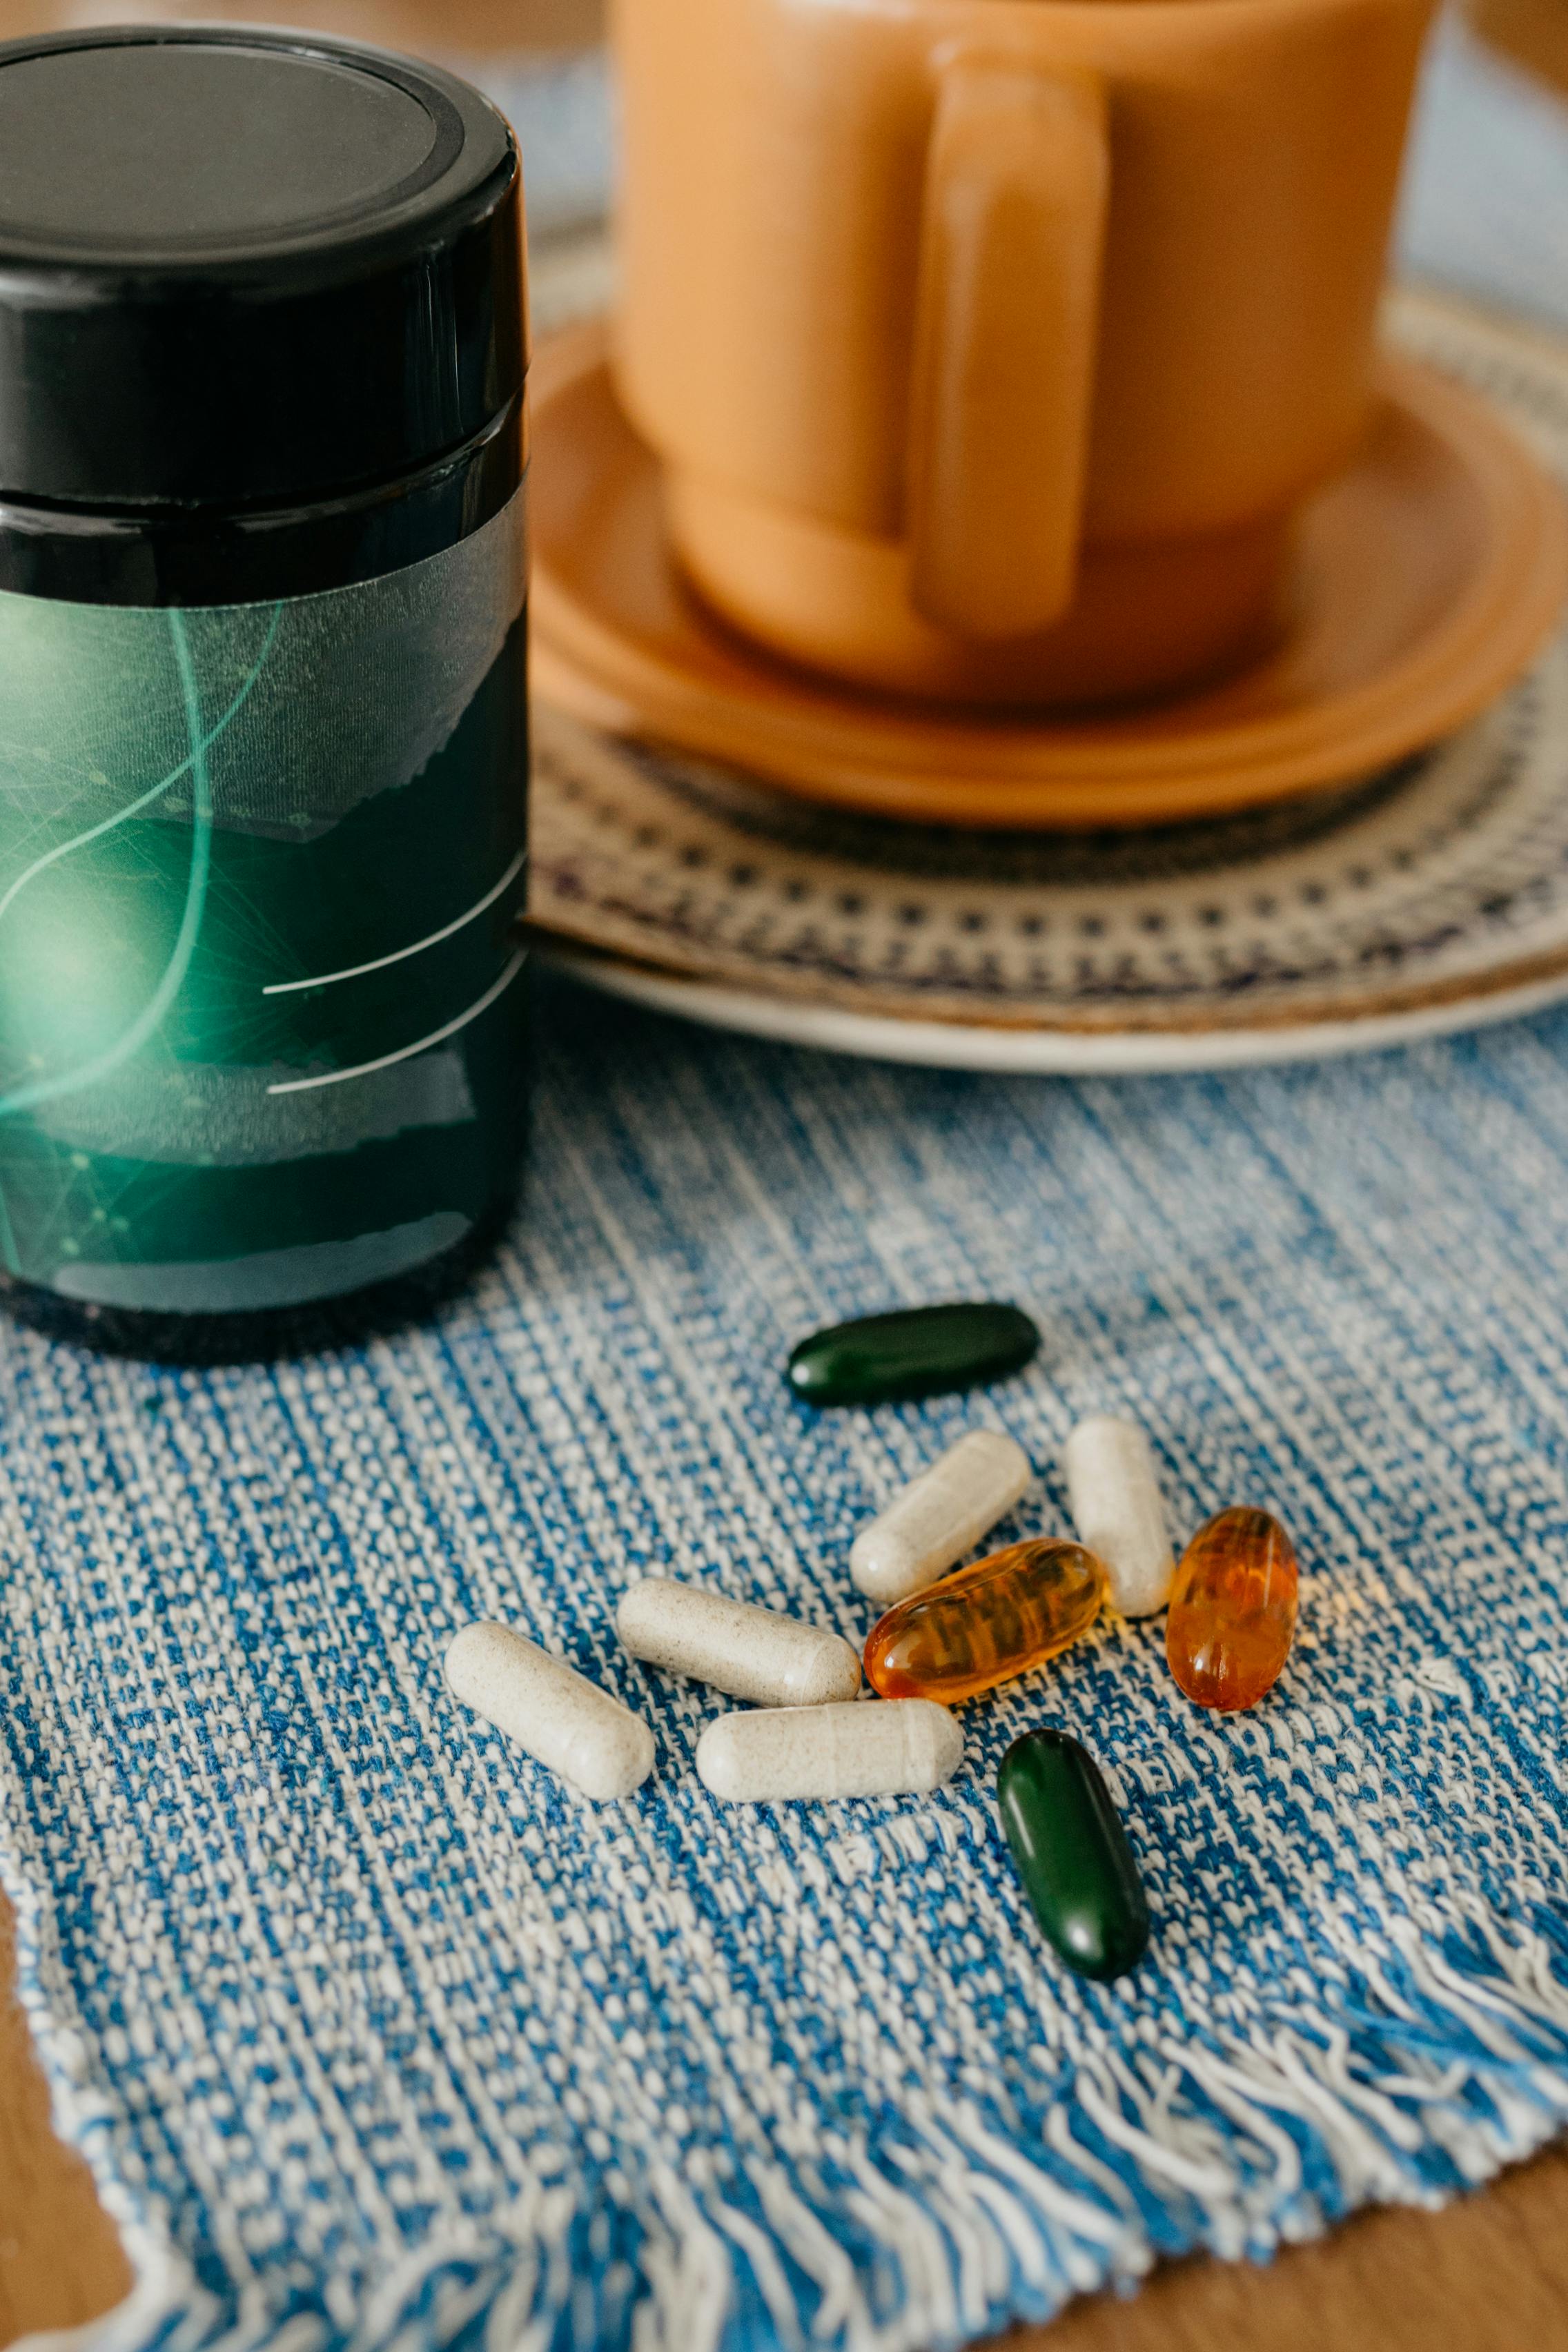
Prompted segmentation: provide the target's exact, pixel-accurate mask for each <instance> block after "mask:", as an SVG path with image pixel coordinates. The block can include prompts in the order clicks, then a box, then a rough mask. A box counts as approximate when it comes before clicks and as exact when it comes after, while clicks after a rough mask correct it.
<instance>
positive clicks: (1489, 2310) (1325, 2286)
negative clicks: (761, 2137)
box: [0, 0, 1568, 2352]
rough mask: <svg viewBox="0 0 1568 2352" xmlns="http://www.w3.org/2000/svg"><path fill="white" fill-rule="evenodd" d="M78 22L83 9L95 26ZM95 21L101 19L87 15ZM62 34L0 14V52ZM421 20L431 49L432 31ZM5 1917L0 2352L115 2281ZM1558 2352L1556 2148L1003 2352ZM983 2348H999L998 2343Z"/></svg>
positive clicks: (572, 18) (415, 37)
mask: <svg viewBox="0 0 1568 2352" xmlns="http://www.w3.org/2000/svg"><path fill="white" fill-rule="evenodd" d="M602 5H603V0H443V5H441V6H440V8H439V10H438V11H437V12H435V13H434V14H433V12H432V9H431V7H430V6H429V5H426V0H310V5H309V6H308V7H300V6H297V5H296V6H293V7H289V6H287V5H285V6H280V7H277V8H268V6H266V5H257V0H192V5H188V6H186V5H181V0H175V5H170V6H166V7H163V8H159V9H157V10H153V9H149V8H138V7H136V6H135V5H127V6H126V8H125V10H124V16H127V17H132V16H144V15H152V14H154V13H156V14H158V15H161V16H174V17H178V16H201V17H205V18H208V19H211V18H213V17H216V16H233V17H235V18H237V19H241V20H245V21H248V22H251V23H254V22H256V21H258V19H265V18H266V17H267V16H269V15H275V16H278V17H279V19H280V20H281V21H285V22H297V21H300V20H301V19H307V18H308V19H309V21H310V23H311V24H313V25H315V26H320V27H321V28H322V29H330V30H333V31H337V32H341V33H343V34H347V35H350V36H353V37H361V38H364V39H371V40H379V41H382V42H384V43H386V44H387V45H389V46H394V47H396V46H403V47H413V48H421V47H440V48H442V49H443V50H445V51H447V52H448V53H451V54H466V55H482V54H484V53H486V52H488V51H492V50H494V49H496V48H498V47H505V48H508V49H516V48H519V47H529V46H531V47H541V48H546V47H548V48H555V47H562V48H564V47H572V46H574V45H576V44H577V43H579V42H581V41H583V40H584V39H591V38H593V37H595V35H596V33H597V31H598V29H599V24H600V16H601V9H602ZM95 13H96V12H95ZM103 13H104V15H105V20H106V21H107V20H108V14H109V12H108V11H107V10H106V11H104V12H103ZM1474 14H1475V16H1476V18H1477V20H1478V23H1479V26H1480V28H1481V29H1482V30H1483V31H1484V32H1485V33H1486V34H1487V35H1488V36H1489V37H1490V38H1492V39H1494V40H1496V41H1497V42H1498V43H1499V45H1500V47H1505V48H1506V49H1507V50H1508V51H1509V52H1510V54H1511V55H1512V56H1513V57H1514V58H1515V59H1516V60H1518V61H1520V62H1521V63H1524V64H1526V65H1528V66H1530V67H1531V68H1532V69H1533V70H1535V71H1536V72H1538V73H1541V74H1542V75H1543V76H1545V77H1549V78H1551V79H1554V80H1557V81H1558V82H1560V84H1561V86H1562V87H1563V88H1564V89H1568V0H1474ZM51 21H68V16H67V14H66V12H65V10H64V9H60V10H57V11H55V12H54V13H53V15H51V14H50V12H49V11H48V10H47V8H46V7H45V6H44V5H35V0H0V38H10V37H13V36H14V35H16V34H18V33H23V32H28V31H31V30H34V29H36V28H37V26H40V25H41V24H47V23H48V22H51ZM433 24H434V25H438V28H439V29H438V34H433V33H432V29H431V28H432V26H433ZM11 1939H12V1922H11V1916H10V1913H9V1911H8V1910H7V1909H6V1907H5V1903H4V1900H3V1899H0V2347H4V2346H5V2345H8V2344H10V2343H12V2342H14V2341H15V2339H16V2337H17V2336H25V2335H28V2334H30V2333H32V2332H33V2331H35V2330H38V2329H45V2328H59V2327H68V2326H76V2325H79V2323H80V2322H82V2321H84V2320H88V2319H91V2318H93V2317H95V2316H96V2315H98V2314H100V2313H101V2312H104V2311H107V2310H109V2309H110V2307H111V2306H112V2305H114V2304H115V2303H116V2302H118V2301H119V2300H120V2298H121V2296H122V2295H123V2294H125V2292H126V2290H127V2287H128V2285H129V2284H130V2281H129V2276H128V2273H127V2269H126V2264H125V2260H124V2257H123V2255H122V2254H121V2251H120V2247H119V2243H118V2241H117V2239H116V2237H115V2234H114V2231H113V2230H112V2229H111V2228H110V2224H109V2222H108V2221H107V2220H106V2219H105V2218H104V2216H103V2214H102V2213H101V2212H100V2209H99V2207H98V2204H97V2201H96V2200H95V2197H94V2194H93V2189H92V2183H91V2181H90V2179H89V2176H88V2172H87V2168H86V2167H85V2166H84V2165H83V2164H82V2162H81V2160H80V2159H79V2158H78V2157H76V2156H74V2155H72V2154H70V2153H69V2152H68V2151H67V2150H66V2149H65V2148H63V2147H61V2146H60V2145H59V2143H58V2141H57V2140H56V2139H55V2138H54V2137H52V2135H51V2134H50V2131H49V2127H48V2101H47V2094H46V2092H45V2088H44V2084H43V2080H42V2077H41V2075H40V2074H39V2073H38V2071H37V2065H36V2063H35V2061H34V2059H33V2055H32V2053H31V2050H30V2049H29V2047H28V2043H27V2038H26V2029H25V2027H24V2025H23V2021H22V2016H21V2011H20V2010H19V2009H18V2007H17V2006H16V2000H15V1998H14V1995H13V1993H12V1990H11V1988H12V1981H13V1968H12V1948H11ZM1240 2346H1245V2347H1247V2352H1557V2347H1568V2147H1557V2148H1552V2149H1548V2150H1547V2151H1546V2152H1545V2153H1544V2154H1543V2155H1542V2156H1540V2157H1538V2158H1536V2159H1535V2160H1534V2162H1533V2163H1531V2164H1526V2165H1521V2166H1520V2167H1518V2168H1516V2169H1515V2170H1513V2171H1511V2172H1510V2173H1508V2174H1507V2175H1505V2176H1504V2178H1503V2179H1500V2181H1498V2182H1496V2183H1495V2184H1494V2185H1493V2186H1492V2187H1491V2188H1489V2189H1484V2190H1482V2191H1480V2192H1479V2194H1477V2195H1474V2196H1471V2197H1468V2198H1466V2199H1464V2200H1461V2201H1460V2202H1458V2203H1457V2204H1454V2205H1450V2206H1448V2207H1447V2209H1446V2210H1444V2211H1442V2212H1440V2213H1436V2214H1428V2213H1415V2212H1403V2211H1401V2212H1389V2211H1384V2212H1377V2213H1370V2214H1365V2215H1363V2216H1362V2217H1360V2218H1359V2219H1358V2220H1356V2221H1352V2222H1351V2223H1349V2224H1348V2225H1347V2226H1346V2227H1345V2228H1344V2229H1342V2230H1340V2231H1336V2232H1335V2234H1334V2235H1333V2237H1331V2239H1328V2240H1325V2241H1324V2242H1322V2243H1321V2244H1318V2245H1314V2246H1307V2247H1299V2248H1295V2249H1292V2250H1291V2251H1290V2252H1288V2253H1285V2254H1283V2255H1281V2256H1280V2257H1279V2260H1278V2261H1276V2262H1275V2263H1271V2264H1269V2265H1268V2266H1267V2267H1264V2268H1255V2267H1253V2266H1251V2265H1249V2264H1229V2263H1214V2262H1207V2261H1195V2262H1191V2263H1179V2264H1173V2265H1170V2266H1168V2267H1166V2268H1165V2269H1163V2270H1162V2271H1161V2272H1160V2273H1158V2274H1157V2275H1156V2276H1155V2277H1154V2278H1153V2279H1152V2281H1151V2282H1150V2283H1149V2284H1147V2285H1146V2286H1145V2287H1144V2288H1143V2289H1142V2293H1141V2294H1138V2295H1137V2296H1136V2297H1135V2298H1133V2299H1132V2300H1131V2301H1128V2302H1121V2301H1120V2300H1118V2299H1116V2298H1114V2297H1109V2296H1101V2297H1098V2298H1095V2299H1093V2300H1091V2301H1088V2302H1084V2303H1080V2304H1078V2305H1074V2307H1073V2308H1072V2309H1071V2310H1070V2311H1069V2312H1068V2313H1067V2314H1066V2315H1065V2316H1064V2317H1063V2318H1061V2319H1060V2320H1058V2322H1057V2323H1056V2324H1055V2325H1054V2326H1051V2327H1048V2328H1042V2329H1033V2330H1025V2331H1022V2332H1020V2333H1018V2334H1016V2335H1015V2336H1010V2337H1009V2338H1008V2339H1007V2346H1006V2352H1228V2347H1240ZM998 2352H1000V2347H998Z"/></svg>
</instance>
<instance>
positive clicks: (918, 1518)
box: [849, 1429, 1031, 1609]
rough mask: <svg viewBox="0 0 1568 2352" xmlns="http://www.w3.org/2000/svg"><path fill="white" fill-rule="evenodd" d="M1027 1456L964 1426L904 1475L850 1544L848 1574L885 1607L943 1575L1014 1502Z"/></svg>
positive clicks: (999, 1436) (1000, 1437) (1022, 1486)
mask: <svg viewBox="0 0 1568 2352" xmlns="http://www.w3.org/2000/svg"><path fill="white" fill-rule="evenodd" d="M1030 1475H1031V1473H1030V1469H1029V1457H1028V1455H1027V1454H1026V1453H1025V1451H1024V1449H1023V1447H1022V1446H1021V1445H1019V1444H1017V1443H1016V1441H1015V1440H1014V1439H1013V1438H1011V1437H1007V1436H1005V1435H1004V1434H1003V1433H1002V1431H1000V1430H999V1429H971V1430H968V1431H966V1432H965V1433H964V1434H963V1436H962V1437H961V1438H960V1439H959V1440H958V1442H957V1444H954V1445H950V1446H949V1447H948V1449H947V1452H946V1453H945V1454H940V1455H939V1456H938V1457H937V1459H936V1461H934V1462H933V1463H932V1464H931V1468H930V1469H929V1470H922V1471H921V1474H920V1476H919V1477H918V1478H911V1479H910V1483H909V1485H908V1486H905V1487H903V1488H902V1489H901V1490H900V1492H899V1493H898V1494H897V1495H895V1496H894V1497H893V1499H892V1501H891V1502H890V1503H889V1505H888V1506H887V1507H886V1509H884V1510H881V1511H879V1512H878V1514H877V1517H875V1518H874V1519H873V1520H872V1521H871V1523H870V1525H869V1527H866V1528H861V1530H860V1532H859V1534H858V1536H857V1537H856V1538H855V1541H854V1542H853V1544H852V1545H851V1546H850V1548H849V1573H850V1575H851V1576H852V1577H853V1578H854V1580H855V1581H856V1583H857V1584H858V1586H859V1588H860V1590H861V1591H862V1592H864V1593H865V1594H867V1595H868V1598H869V1599H870V1600H872V1601H877V1602H878V1603H879V1605H880V1606H881V1607H882V1608H884V1609H887V1608H890V1607H891V1606H892V1604H893V1602H894V1601H907V1600H908V1599H909V1596H910V1593H911V1592H919V1591H922V1590H923V1588H924V1587H925V1586H926V1585H928V1584H934V1583H935V1581H936V1580H937V1578H938V1577H939V1576H942V1575H945V1574H946V1572H947V1570H949V1569H950V1568H952V1566H953V1564H954V1562H955V1561H957V1560H961V1559H963V1555H964V1553H965V1552H966V1551H968V1550H969V1549H971V1547H972V1546H973V1545H974V1544H977V1543H978V1542H979V1541H980V1538H981V1537H982V1536H983V1535H984V1534H985V1533H986V1532H987V1531H988V1529H990V1528H994V1526H995V1524H996V1522H997V1520H998V1519H1000V1518H1004V1517H1005V1516H1006V1514H1007V1513H1008V1512H1009V1511H1010V1510H1011V1509H1012V1508H1013V1507H1014V1505H1015V1504H1016V1503H1017V1502H1019V1501H1021V1499H1022V1497H1023V1496H1024V1494H1025V1492H1026V1489H1027V1486H1028V1484H1029V1479H1030Z"/></svg>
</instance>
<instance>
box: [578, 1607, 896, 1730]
mask: <svg viewBox="0 0 1568 2352" xmlns="http://www.w3.org/2000/svg"><path fill="white" fill-rule="evenodd" d="M616 1631H617V1632H618V1633H619V1634H620V1637H621V1639H622V1641H623V1642H624V1643H626V1647H627V1649H628V1650H629V1651H630V1652H631V1654H632V1655H633V1657H634V1658H643V1659H646V1661H647V1664H649V1665H650V1666H662V1667H664V1669H665V1671H666V1672H667V1673H668V1674H672V1675H693V1676H695V1678H696V1679H697V1681H698V1682H700V1683H711V1684H712V1685H713V1687H714V1689H715V1690H721V1691H728V1692H729V1694H730V1696H731V1698H745V1699H750V1700H751V1701H752V1705H753V1706H821V1705H823V1703H824V1702H825V1701H826V1700H828V1699H836V1698H853V1697H854V1696H855V1694H856V1692H857V1691H858V1689H859V1687H860V1661H859V1659H858V1657H857V1656H856V1654H855V1653H854V1651H853V1650H852V1649H851V1648H850V1646H849V1644H848V1643H847V1642H846V1641H845V1640H844V1639H843V1637H842V1636H841V1635H840V1634H837V1633H829V1632H828V1630H827V1628H826V1625H805V1624H803V1623H802V1622H801V1620H800V1619H799V1618H798V1617H781V1616H780V1615H779V1613H778V1612H777V1611H776V1610H774V1609H759V1608H757V1607H756V1605H755V1604H754V1603H753V1602H752V1601H731V1600H730V1599H729V1597H728V1595H727V1594H725V1593H722V1592H705V1591H703V1590H702V1588H701V1587H700V1585H696V1584H677V1583H675V1582H674V1581H673V1580H671V1579H669V1578H668V1577H660V1576H649V1577H646V1578H644V1579H643V1580H642V1581H641V1582H640V1583H637V1584H630V1585H628V1586H627V1587H626V1591H625V1592H624V1593H623V1594H622V1595H621V1605H620V1607H619V1608H618V1609H617V1610H616Z"/></svg>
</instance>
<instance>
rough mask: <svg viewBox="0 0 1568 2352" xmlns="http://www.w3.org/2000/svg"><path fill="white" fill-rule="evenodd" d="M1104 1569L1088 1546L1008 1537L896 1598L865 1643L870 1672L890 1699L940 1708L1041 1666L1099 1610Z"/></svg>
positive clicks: (869, 1676)
mask: <svg viewBox="0 0 1568 2352" xmlns="http://www.w3.org/2000/svg"><path fill="white" fill-rule="evenodd" d="M1105 1589H1106V1585H1105V1569H1104V1566H1103V1564H1102V1563H1101V1562H1100V1560H1098V1559H1096V1558H1095V1556H1094V1554H1093V1552H1091V1551H1087V1550H1086V1549H1084V1547H1083V1545H1082V1544H1076V1543H1068V1542H1066V1541H1064V1540H1062V1539H1060V1538H1048V1539H1046V1540H1044V1541H1036V1542H1033V1543H1016V1544H1009V1545H1007V1547H1006V1549H1005V1550H1003V1551H994V1552H991V1553H989V1554H988V1555H987V1557H986V1558H985V1559H977V1560H976V1561H975V1562H974V1563H973V1566H972V1567H970V1568H961V1569H960V1570H958V1571H957V1573H956V1575H953V1576H944V1577H943V1578H942V1582H941V1583H940V1584H932V1585H930V1586H928V1587H927V1589H926V1591H924V1592H917V1593H916V1594H915V1595H914V1597H913V1598H912V1599H911V1600H909V1601H900V1603H899V1605H898V1607H897V1608H896V1609H889V1612H888V1613H887V1615H886V1616H885V1617H880V1618H879V1619H878V1621H877V1622H876V1624H875V1625H873V1626H872V1628H871V1631H870V1633H869V1635H868V1638H867V1642H866V1679H867V1681H868V1683H869V1684H870V1685H871V1686H872V1688H873V1689H874V1690H878V1691H880V1692H881V1694H882V1696H883V1697H884V1698H933V1699H936V1700H937V1701H938V1702H939V1704H940V1705H942V1706H954V1705H955V1704H956V1703H957V1702H958V1701H959V1700H960V1699H965V1698H973V1696H975V1694H976V1693H977V1692H979V1691H985V1690H993V1689H994V1687H995V1685H997V1684H998V1683H1005V1682H1011V1681H1012V1679H1013V1677H1014V1676H1015V1675H1022V1674H1026V1673H1027V1672H1028V1670H1029V1668H1030V1667H1031V1666H1039V1665H1044V1664H1045V1662H1046V1660H1047V1658H1054V1657H1055V1656H1056V1655H1057V1654H1058V1652H1059V1651H1062V1650H1065V1649H1067V1648H1068V1645H1069V1644H1070V1643H1074V1642H1076V1641H1077V1640H1078V1639H1079V1635H1080V1634H1082V1633H1087V1632H1088V1631H1089V1627H1090V1626H1091V1625H1092V1624H1093V1622H1094V1621H1095V1619H1096V1617H1098V1616H1099V1614H1100V1604H1101V1603H1102V1601H1104V1599H1105Z"/></svg>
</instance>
